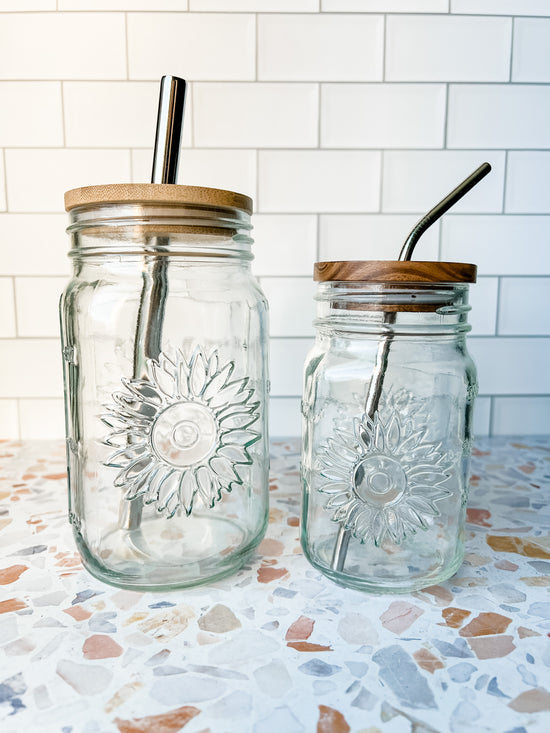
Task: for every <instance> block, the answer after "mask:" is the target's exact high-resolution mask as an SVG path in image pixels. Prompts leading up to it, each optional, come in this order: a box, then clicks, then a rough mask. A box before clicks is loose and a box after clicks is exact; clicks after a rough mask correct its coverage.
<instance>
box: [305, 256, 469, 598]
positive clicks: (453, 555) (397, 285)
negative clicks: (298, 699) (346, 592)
mask: <svg viewBox="0 0 550 733" xmlns="http://www.w3.org/2000/svg"><path fill="white" fill-rule="evenodd" d="M475 277H476V268H475V266H474V265H467V264H461V263H450V262H349V261H347V262H321V263H317V264H316V266H315V279H316V280H318V281H319V286H318V293H317V296H316V299H317V304H318V305H317V319H316V321H315V324H316V328H317V335H316V341H315V345H314V347H313V349H312V351H311V352H310V354H309V357H308V360H307V363H306V368H305V388H304V395H303V403H302V405H303V415H304V433H303V436H304V441H303V455H302V483H303V505H302V536H301V541H302V547H303V549H304V552H305V554H306V557H307V559H308V560H309V561H310V562H311V564H312V565H313V566H314V567H316V568H317V569H318V570H320V571H321V572H323V573H324V574H325V575H327V576H328V577H329V578H331V579H332V580H334V581H336V582H337V583H340V584H342V585H345V586H349V587H352V588H358V589H360V590H366V591H375V592H376V591H378V592H396V593H397V592H407V591H412V590H415V589H418V588H423V587H426V586H429V585H433V584H436V583H439V582H441V581H443V580H445V579H446V578H449V577H450V576H451V575H453V574H454V573H455V572H456V570H457V569H458V568H459V566H460V565H461V563H462V559H463V554H464V523H465V512H466V500H467V496H468V483H469V459H470V453H471V442H472V410H473V404H474V399H475V397H476V394H477V381H476V371H475V367H474V364H473V362H472V359H471V358H470V355H469V354H468V351H467V349H466V333H467V332H468V331H469V330H470V326H469V325H468V322H467V314H468V311H469V306H468V283H472V282H475Z"/></svg>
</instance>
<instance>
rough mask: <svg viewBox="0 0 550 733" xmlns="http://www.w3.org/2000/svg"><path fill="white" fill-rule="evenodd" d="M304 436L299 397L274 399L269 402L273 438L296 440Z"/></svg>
mask: <svg viewBox="0 0 550 733" xmlns="http://www.w3.org/2000/svg"><path fill="white" fill-rule="evenodd" d="M301 434H302V413H301V412H300V399H299V398H298V397H287V398H284V397H273V398H272V399H271V400H270V401H269V435H270V437H271V438H296V437H299V436H300V435H301Z"/></svg>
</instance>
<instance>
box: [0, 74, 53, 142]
mask: <svg viewBox="0 0 550 733" xmlns="http://www.w3.org/2000/svg"><path fill="white" fill-rule="evenodd" d="M0 109H3V110H9V114H2V115H0V140H1V141H2V145H4V146H5V147H11V146H13V147H34V146H44V147H47V146H49V145H52V146H56V145H63V119H62V111H61V110H62V105H61V84H60V83H59V82H52V81H44V82H40V81H38V82H33V81H25V82H17V81H2V82H0Z"/></svg>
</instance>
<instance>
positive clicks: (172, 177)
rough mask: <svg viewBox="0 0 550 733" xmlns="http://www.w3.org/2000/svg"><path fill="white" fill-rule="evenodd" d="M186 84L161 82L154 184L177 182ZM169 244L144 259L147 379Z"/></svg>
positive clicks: (142, 330)
mask: <svg viewBox="0 0 550 733" xmlns="http://www.w3.org/2000/svg"><path fill="white" fill-rule="evenodd" d="M186 89H187V83H186V82H185V80H184V79H180V78H179V77H177V76H163V77H162V79H161V82H160V94H159V107H158V114H157V129H156V135H155V150H154V154H153V170H152V174H151V183H175V182H176V179H177V174H178V163H179V150H180V142H181V132H182V127H183V114H184V108H185V92H186ZM169 243H170V239H169V238H168V237H155V238H154V240H153V243H152V247H151V255H150V256H147V257H146V258H145V263H144V269H143V286H142V290H141V296H140V301H139V311H138V318H137V324H136V335H135V341H134V378H136V379H142V378H146V376H147V370H146V367H145V364H146V361H147V359H157V358H158V356H159V354H160V351H161V343H162V327H163V321H164V308H165V303H166V294H167V291H168V273H167V268H168V262H167V258H166V257H165V256H163V255H162V254H159V253H163V252H166V251H167V247H168V245H169ZM142 510H143V502H142V500H141V498H140V497H137V498H136V500H135V501H133V502H123V504H122V506H121V517H120V526H121V527H123V528H125V529H128V530H135V529H138V528H139V526H140V524H141V514H142Z"/></svg>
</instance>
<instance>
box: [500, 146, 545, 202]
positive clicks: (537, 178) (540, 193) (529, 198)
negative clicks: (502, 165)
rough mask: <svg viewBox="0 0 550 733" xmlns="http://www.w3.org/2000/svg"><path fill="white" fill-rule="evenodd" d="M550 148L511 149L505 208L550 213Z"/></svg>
mask: <svg viewBox="0 0 550 733" xmlns="http://www.w3.org/2000/svg"><path fill="white" fill-rule="evenodd" d="M548 181H550V152H540V151H537V152H525V153H523V152H521V153H520V152H509V153H508V169H507V175H506V200H505V211H509V212H511V213H514V214H515V213H517V214H529V213H533V214H548V213H550V187H549V185H548Z"/></svg>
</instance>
